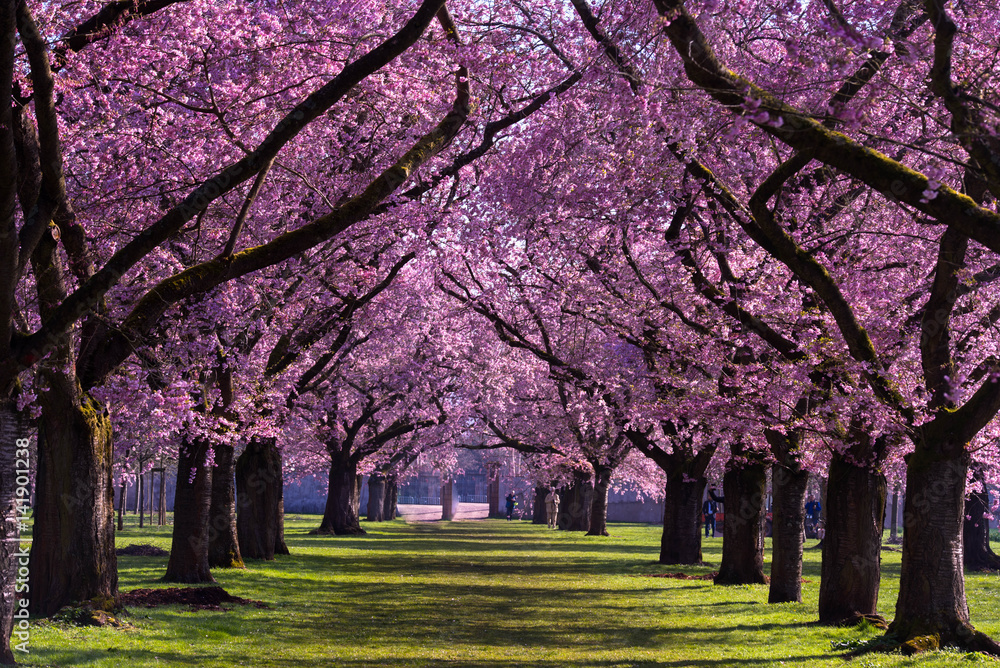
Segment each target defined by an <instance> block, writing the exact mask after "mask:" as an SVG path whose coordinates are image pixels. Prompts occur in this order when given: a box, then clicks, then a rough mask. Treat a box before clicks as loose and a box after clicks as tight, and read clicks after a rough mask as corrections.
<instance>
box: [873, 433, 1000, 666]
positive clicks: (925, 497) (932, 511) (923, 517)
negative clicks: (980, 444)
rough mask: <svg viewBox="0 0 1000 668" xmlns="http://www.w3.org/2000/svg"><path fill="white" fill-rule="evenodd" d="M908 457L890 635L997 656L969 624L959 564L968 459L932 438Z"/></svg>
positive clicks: (957, 448)
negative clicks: (899, 565) (899, 566)
mask: <svg viewBox="0 0 1000 668" xmlns="http://www.w3.org/2000/svg"><path fill="white" fill-rule="evenodd" d="M925 429H926V431H927V432H930V436H929V437H928V438H927V440H928V441H930V444H927V443H926V442H923V443H922V442H917V444H916V446H917V447H916V450H915V451H914V452H913V453H911V454H910V455H908V456H907V466H906V499H905V502H904V506H903V522H904V524H903V568H902V572H901V574H900V580H899V598H898V599H897V600H896V618H895V619H894V620H893V622H892V624H891V625H890V626H889V632H888V633H889V635H891V636H892V637H894V638H895V639H897V640H898V641H899V642H901V643H903V646H904V651H906V649H907V646H908V645H909V646H911V647H912V643H913V641H915V639H919V638H926V637H931V638H933V640H934V642H935V643H936V644H938V645H940V646H945V645H959V646H962V647H965V648H969V649H973V650H980V651H988V652H991V653H993V654H996V653H997V652H1000V646H998V645H997V643H996V642H995V641H994V640H992V639H991V638H989V636H986V635H985V634H983V633H981V632H979V631H976V630H975V629H974V628H973V627H972V624H971V622H970V620H969V606H968V604H967V602H966V599H965V575H964V571H963V563H962V561H963V559H962V553H963V549H962V547H963V546H962V524H963V521H964V519H965V481H966V474H967V473H968V467H969V455H968V453H966V451H965V448H964V447H963V444H957V445H956V444H954V443H949V442H948V438H949V437H948V436H947V435H939V434H935V433H934V431H933V426H931V427H929V428H928V427H926V426H925Z"/></svg>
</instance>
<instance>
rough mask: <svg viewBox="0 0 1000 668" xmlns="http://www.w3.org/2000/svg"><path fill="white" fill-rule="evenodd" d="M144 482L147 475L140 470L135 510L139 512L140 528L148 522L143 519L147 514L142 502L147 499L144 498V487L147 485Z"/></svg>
mask: <svg viewBox="0 0 1000 668" xmlns="http://www.w3.org/2000/svg"><path fill="white" fill-rule="evenodd" d="M144 482H145V476H144V475H143V474H142V473H141V472H140V473H139V480H138V481H137V482H136V487H135V511H136V512H137V513H139V528H140V529H141V528H142V527H143V526H145V524H146V523H145V522H144V521H143V519H144V518H145V516H146V509H145V508H144V507H143V503H142V502H143V501H144V500H145V499H143V498H142V497H143V492H144V491H145V489H144V488H145V485H144V484H143V483H144Z"/></svg>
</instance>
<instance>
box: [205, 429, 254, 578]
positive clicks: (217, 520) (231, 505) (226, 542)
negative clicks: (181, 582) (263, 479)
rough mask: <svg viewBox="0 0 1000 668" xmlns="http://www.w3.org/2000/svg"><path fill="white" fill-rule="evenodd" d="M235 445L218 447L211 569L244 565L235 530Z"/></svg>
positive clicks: (210, 537) (211, 512) (210, 540)
mask: <svg viewBox="0 0 1000 668" xmlns="http://www.w3.org/2000/svg"><path fill="white" fill-rule="evenodd" d="M235 455H236V453H235V452H234V448H233V446H232V445H225V444H223V445H218V446H216V448H215V469H214V470H213V471H212V501H211V504H210V506H209V511H208V523H209V524H208V526H209V530H208V565H209V567H210V568H244V567H245V566H244V564H243V557H242V556H241V555H240V541H239V538H238V536H237V533H236V490H235V484H234V483H235V478H234V476H235V472H234V470H233V459H235Z"/></svg>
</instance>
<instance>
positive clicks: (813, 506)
mask: <svg viewBox="0 0 1000 668" xmlns="http://www.w3.org/2000/svg"><path fill="white" fill-rule="evenodd" d="M821 511H822V508H821V507H820V504H819V501H817V500H816V498H815V497H812V496H810V497H809V500H808V501H807V502H806V533H814V532H815V531H816V523H817V522H819V516H820V512H821Z"/></svg>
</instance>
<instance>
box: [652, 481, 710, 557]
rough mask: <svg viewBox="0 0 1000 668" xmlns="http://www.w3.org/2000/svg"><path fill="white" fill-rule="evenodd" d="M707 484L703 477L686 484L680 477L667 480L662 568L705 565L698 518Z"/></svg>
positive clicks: (661, 555)
mask: <svg viewBox="0 0 1000 668" xmlns="http://www.w3.org/2000/svg"><path fill="white" fill-rule="evenodd" d="M706 484H708V481H707V480H706V479H705V477H704V476H701V477H698V478H695V479H693V480H685V477H684V476H683V475H681V474H678V475H673V476H669V477H668V478H667V486H666V498H665V499H664V501H663V537H662V538H661V539H660V563H661V564H700V563H702V561H701V531H700V529H699V527H698V515H700V514H701V499H702V496H704V494H705V485H706Z"/></svg>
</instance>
